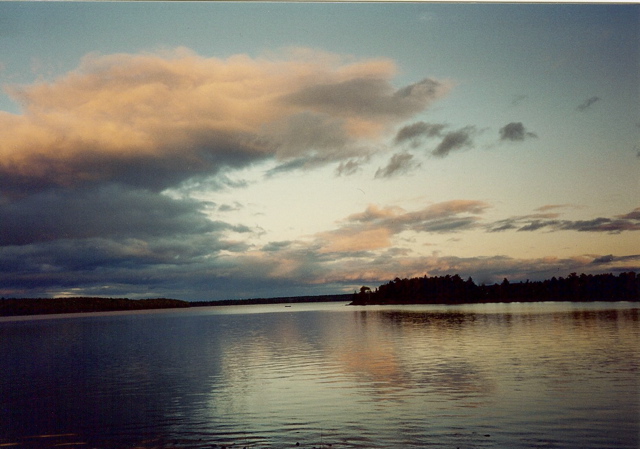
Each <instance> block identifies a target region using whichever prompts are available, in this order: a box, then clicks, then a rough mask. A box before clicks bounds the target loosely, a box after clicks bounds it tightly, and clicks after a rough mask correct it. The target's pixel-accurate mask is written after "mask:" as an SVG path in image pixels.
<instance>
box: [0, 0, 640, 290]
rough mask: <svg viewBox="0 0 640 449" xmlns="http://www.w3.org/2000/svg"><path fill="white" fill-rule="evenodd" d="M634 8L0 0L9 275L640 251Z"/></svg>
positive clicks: (2, 220)
mask: <svg viewBox="0 0 640 449" xmlns="http://www.w3.org/2000/svg"><path fill="white" fill-rule="evenodd" d="M639 32H640V5H633V4H617V5H609V4H525V5H520V4H489V3H485V4H482V3H479V4H478V3H473V4H471V3H467V4H456V3H448V4H446V3H443V4H439V3H234V2H230V3H217V2H216V3H213V2H212V3H209V2H202V3H198V2H157V3H156V2H140V3H127V2H106V3H98V2H97V3H82V2H79V3H75V2H52V3H48V2H34V3H31V2H0V85H1V87H2V91H1V92H0V135H1V136H2V138H1V139H0V297H34V296H37V297H59V296H114V297H115V296H121V297H129V298H143V297H171V298H179V299H186V300H218V299H232V298H255V297H278V296H297V295H320V294H333V293H351V292H353V291H354V290H357V289H359V287H360V286H362V285H367V286H370V287H372V288H375V287H377V286H378V285H380V284H383V283H386V282H388V281H390V280H392V279H394V278H396V277H399V278H410V277H415V276H425V275H427V276H442V275H447V274H451V275H453V274H459V275H460V276H462V277H463V278H465V279H466V278H468V277H472V279H473V280H474V282H476V284H481V283H486V284H490V283H494V282H500V281H502V279H503V278H505V277H506V278H508V279H509V280H510V281H512V282H513V281H525V280H527V279H530V280H542V279H548V278H551V277H552V276H556V277H559V276H563V277H565V276H567V275H569V274H570V273H573V272H575V273H593V274H596V273H614V274H617V273H620V272H623V271H636V272H638V271H640V232H638V231H640V110H639V104H640V102H639V100H640V95H639V94H640V90H639V89H640V82H639V81H640V80H639V76H640V62H639V58H640V33H639Z"/></svg>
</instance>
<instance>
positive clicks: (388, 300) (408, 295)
mask: <svg viewBox="0 0 640 449" xmlns="http://www.w3.org/2000/svg"><path fill="white" fill-rule="evenodd" d="M639 300H640V275H636V273H634V272H629V273H621V274H620V275H619V276H617V277H616V276H614V275H613V274H598V275H591V274H589V275H587V274H581V275H580V276H578V275H577V274H576V273H571V274H570V275H569V276H568V277H566V278H563V277H560V278H557V279H556V278H555V277H553V278H551V279H549V280H545V281H535V282H530V281H528V280H527V281H526V282H518V283H511V282H509V281H508V280H507V279H506V278H505V279H504V280H503V281H502V283H501V284H494V285H480V286H478V285H476V284H475V283H474V282H473V279H471V278H468V279H467V280H466V281H465V280H463V279H462V278H461V277H460V276H458V275H457V274H456V275H454V276H450V275H447V276H435V277H427V276H424V277H420V278H412V279H399V278H396V279H394V280H393V281H391V282H388V283H387V284H383V285H381V286H380V287H378V288H377V289H375V290H374V291H372V290H371V289H370V288H369V287H366V286H363V287H361V288H360V292H359V293H354V294H353V300H352V303H351V304H352V305H366V304H461V303H483V302H527V301H639Z"/></svg>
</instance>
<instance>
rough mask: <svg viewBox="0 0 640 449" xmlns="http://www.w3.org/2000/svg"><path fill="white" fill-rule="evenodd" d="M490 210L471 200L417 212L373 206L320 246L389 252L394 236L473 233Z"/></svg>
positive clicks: (323, 237) (325, 237) (322, 239)
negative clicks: (381, 249) (470, 231)
mask: <svg viewBox="0 0 640 449" xmlns="http://www.w3.org/2000/svg"><path fill="white" fill-rule="evenodd" d="M487 208H489V205H488V204H487V203H484V202H482V201H468V200H453V201H446V202H443V203H437V204H433V205H431V206H428V207H426V208H424V209H421V210H418V211H413V212H406V211H404V210H403V209H400V208H397V207H387V208H380V207H378V206H375V205H371V206H369V207H368V208H367V209H366V210H365V211H364V212H361V213H357V214H353V215H350V216H349V217H347V218H346V220H345V221H344V223H343V224H342V225H341V226H340V227H339V228H338V229H335V230H333V231H328V232H323V233H320V234H318V235H317V236H316V242H317V245H319V247H321V248H322V251H323V252H341V251H356V250H357V251H363V250H374V249H380V248H386V247H389V246H390V245H391V238H392V236H394V235H396V234H399V233H401V232H403V231H407V230H410V231H414V232H427V233H449V232H459V231H463V230H468V229H472V228H474V227H476V226H477V224H478V222H479V220H480V215H481V214H482V213H483V212H484V211H485V210H486V209H487Z"/></svg>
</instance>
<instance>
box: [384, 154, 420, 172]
mask: <svg viewBox="0 0 640 449" xmlns="http://www.w3.org/2000/svg"><path fill="white" fill-rule="evenodd" d="M419 166H420V164H419V163H417V162H415V161H414V160H413V155H412V154H409V153H397V154H394V155H393V156H391V159H389V163H388V164H387V166H386V167H384V168H378V170H377V171H376V174H375V177H376V178H391V177H393V176H398V175H402V174H406V173H407V172H409V171H410V170H412V169H414V168H417V167H419Z"/></svg>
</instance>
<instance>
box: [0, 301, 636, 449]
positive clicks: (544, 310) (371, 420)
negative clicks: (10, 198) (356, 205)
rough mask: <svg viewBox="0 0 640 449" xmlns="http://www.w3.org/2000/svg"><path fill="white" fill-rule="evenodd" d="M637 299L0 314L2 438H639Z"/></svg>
mask: <svg viewBox="0 0 640 449" xmlns="http://www.w3.org/2000/svg"><path fill="white" fill-rule="evenodd" d="M638 316H639V309H638V305H637V304H635V305H634V304H630V303H609V304H605V303H590V304H585V303H577V304H574V303H533V304H482V305H462V306H449V307H445V306H399V307H389V306H381V307H372V306H366V307H350V306H345V305H344V304H342V303H327V304H293V305H292V306H291V307H285V306H284V305H268V306H263V305H262V306H233V307H211V308H196V309H186V310H172V311H166V310H165V311H157V312H126V313H103V314H82V315H67V316H53V317H52V316H48V317H31V318H24V319H19V318H12V319H1V320H0V362H1V365H0V375H1V376H0V447H1V446H3V445H4V446H7V447H9V445H15V446H16V447H56V446H57V447H60V445H68V446H77V447H95V448H126V447H138V448H152V447H155V448H165V447H183V448H196V447H198V448H200V447H209V448H210V447H215V446H216V445H217V446H231V445H234V446H235V447H252V448H258V447H260V448H264V447H272V448H289V447H297V446H296V443H299V445H300V447H308V448H311V447H314V446H315V447H329V445H331V447H332V448H418V447H420V448H424V447H445V448H456V447H465V448H474V447H477V448H485V447H486V448H536V447H540V448H543V447H544V448H552V447H557V448H637V447H638V446H639V429H640V424H639V416H640V389H639V387H640V386H639V381H638V371H639V365H640V363H639V360H640V354H639V347H640V345H639V343H640V338H639V337H640V324H639V321H638Z"/></svg>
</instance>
